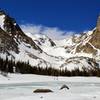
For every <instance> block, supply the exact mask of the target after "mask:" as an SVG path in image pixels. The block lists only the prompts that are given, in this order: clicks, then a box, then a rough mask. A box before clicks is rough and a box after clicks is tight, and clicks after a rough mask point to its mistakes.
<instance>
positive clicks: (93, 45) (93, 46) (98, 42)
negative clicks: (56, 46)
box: [76, 16, 100, 55]
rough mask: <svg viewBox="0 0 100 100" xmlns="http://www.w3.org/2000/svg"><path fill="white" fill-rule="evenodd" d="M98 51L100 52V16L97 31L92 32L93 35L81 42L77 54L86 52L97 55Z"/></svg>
mask: <svg viewBox="0 0 100 100" xmlns="http://www.w3.org/2000/svg"><path fill="white" fill-rule="evenodd" d="M86 35H87V34H84V36H86ZM98 50H100V16H99V17H98V20H97V26H96V29H95V30H94V31H93V32H92V34H90V35H88V36H86V38H85V39H83V40H81V42H80V43H79V44H78V45H77V47H76V53H79V52H84V53H89V54H90V53H91V54H93V55H96V54H97V53H98V52H97V51H98Z"/></svg>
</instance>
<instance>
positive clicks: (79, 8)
mask: <svg viewBox="0 0 100 100" xmlns="http://www.w3.org/2000/svg"><path fill="white" fill-rule="evenodd" d="M0 8H2V9H4V10H7V12H8V13H9V14H10V15H11V16H12V17H14V18H15V19H16V21H17V23H19V24H20V25H26V26H27V25H28V23H29V25H31V24H32V25H33V26H34V25H36V26H40V25H41V26H45V27H46V28H51V29H54V28H55V27H56V28H57V30H60V31H61V30H67V31H68V32H70V33H72V32H75V33H80V32H83V31H85V30H91V29H93V28H94V27H95V26H96V20H97V17H98V14H99V13H100V0H0ZM56 34H59V32H58V33H56Z"/></svg>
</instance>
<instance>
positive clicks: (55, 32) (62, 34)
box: [21, 24, 75, 39]
mask: <svg viewBox="0 0 100 100" xmlns="http://www.w3.org/2000/svg"><path fill="white" fill-rule="evenodd" d="M21 28H22V30H23V31H24V32H25V33H32V34H44V35H47V36H48V37H50V38H52V39H64V38H66V37H67V36H68V35H72V34H74V33H75V32H73V31H63V30H60V29H59V28H55V27H54V28H51V27H46V26H42V25H32V24H26V25H21Z"/></svg>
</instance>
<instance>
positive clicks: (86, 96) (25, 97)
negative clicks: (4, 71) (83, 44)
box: [0, 74, 100, 100]
mask: <svg viewBox="0 0 100 100" xmlns="http://www.w3.org/2000/svg"><path fill="white" fill-rule="evenodd" d="M63 84H66V85H67V86H68V87H69V90H67V89H64V90H59V89H60V87H61V86H62V85H63ZM41 88H46V89H51V90H52V91H53V92H52V93H33V91H34V90H35V89H41ZM0 100H100V78H97V77H58V78H57V77H48V76H39V75H20V74H19V75H14V74H12V75H9V77H8V78H6V77H3V76H2V75H0Z"/></svg>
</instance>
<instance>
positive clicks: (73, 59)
mask: <svg viewBox="0 0 100 100" xmlns="http://www.w3.org/2000/svg"><path fill="white" fill-rule="evenodd" d="M99 20H100V19H99ZM98 23H99V21H98ZM99 25H100V24H97V26H96V28H95V29H93V30H92V31H88V32H87V33H84V34H82V35H81V34H79V35H77V34H75V35H72V36H69V37H66V39H63V40H52V39H51V38H49V37H48V36H46V35H42V34H41V33H40V34H34V33H25V32H23V30H22V29H21V28H20V26H19V25H18V24H17V23H16V21H15V19H14V18H11V17H10V16H9V15H8V14H6V13H5V12H4V11H0V56H1V57H2V58H4V59H5V58H6V56H8V58H9V59H14V60H15V61H23V62H28V61H29V63H30V64H31V65H32V66H37V67H54V68H57V69H59V68H62V69H66V68H67V69H68V70H72V69H75V68H79V69H80V70H82V69H84V68H88V69H90V68H94V67H98V64H99V60H100V31H99Z"/></svg>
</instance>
